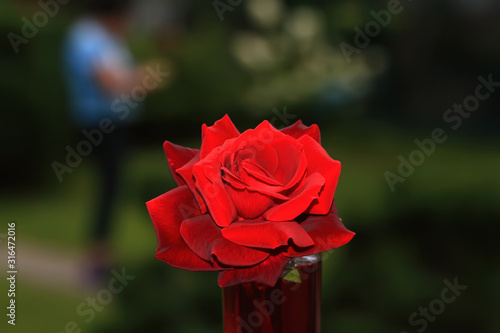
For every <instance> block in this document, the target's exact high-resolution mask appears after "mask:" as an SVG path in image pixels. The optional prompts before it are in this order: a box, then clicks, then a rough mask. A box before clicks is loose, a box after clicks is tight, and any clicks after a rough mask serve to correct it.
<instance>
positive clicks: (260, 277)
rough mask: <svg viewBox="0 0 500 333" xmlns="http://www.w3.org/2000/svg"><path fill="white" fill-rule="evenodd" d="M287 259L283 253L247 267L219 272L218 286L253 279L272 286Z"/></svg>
mask: <svg viewBox="0 0 500 333" xmlns="http://www.w3.org/2000/svg"><path fill="white" fill-rule="evenodd" d="M288 261H289V259H288V258H286V257H285V256H283V255H277V256H270V257H269V258H268V259H267V260H264V261H263V262H261V263H260V264H258V265H255V266H252V267H249V268H235V269H229V270H226V271H222V272H220V273H219V278H218V282H219V286H220V287H221V288H224V287H230V286H234V285H236V284H240V283H245V282H254V281H255V282H258V283H262V284H265V285H268V286H271V287H272V286H274V285H275V284H276V282H277V281H278V279H279V277H280V276H281V274H282V273H283V268H285V266H286V264H287V263H288Z"/></svg>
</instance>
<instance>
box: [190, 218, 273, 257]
mask: <svg viewBox="0 0 500 333" xmlns="http://www.w3.org/2000/svg"><path fill="white" fill-rule="evenodd" d="M181 235H182V237H183V239H184V241H185V242H186V243H187V244H188V246H189V247H190V249H191V250H192V251H193V252H194V253H196V254H197V255H198V256H200V257H201V258H203V259H205V260H207V261H212V260H213V256H215V257H216V258H217V260H218V261H219V262H220V263H221V264H224V265H228V266H253V265H256V264H258V263H260V262H262V261H263V260H265V259H267V257H269V253H267V252H264V251H260V250H257V249H251V248H249V247H245V246H240V245H238V244H235V243H233V242H231V241H229V240H227V239H226V238H224V237H223V236H222V233H221V229H220V228H219V227H218V226H217V225H216V224H215V223H214V221H213V220H212V218H211V217H210V215H208V214H205V215H201V216H198V217H195V218H193V219H189V220H186V221H184V222H182V225H181Z"/></svg>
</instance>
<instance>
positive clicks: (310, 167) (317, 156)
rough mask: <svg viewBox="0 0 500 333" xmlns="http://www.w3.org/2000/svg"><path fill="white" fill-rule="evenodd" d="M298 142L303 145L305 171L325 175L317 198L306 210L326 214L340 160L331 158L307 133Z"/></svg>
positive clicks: (334, 187)
mask: <svg viewBox="0 0 500 333" xmlns="http://www.w3.org/2000/svg"><path fill="white" fill-rule="evenodd" d="M299 142H300V143H302V145H303V146H304V154H305V156H306V158H307V173H308V174H313V173H315V172H319V173H320V174H321V175H323V177H325V186H324V187H323V190H322V191H321V192H320V193H319V198H318V199H317V201H315V202H314V203H313V204H312V205H311V206H310V207H309V208H308V210H307V211H306V212H307V213H310V214H318V215H325V214H328V212H329V211H330V208H331V206H332V202H333V197H334V194H335V189H336V188H337V183H338V180H339V176H340V162H339V161H336V160H334V159H332V158H331V157H330V156H329V155H328V153H327V152H326V150H325V149H323V147H321V145H320V144H319V143H317V142H316V141H314V139H313V138H311V137H310V136H309V135H304V136H302V137H301V138H300V139H299Z"/></svg>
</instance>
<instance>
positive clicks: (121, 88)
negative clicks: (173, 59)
mask: <svg viewBox="0 0 500 333" xmlns="http://www.w3.org/2000/svg"><path fill="white" fill-rule="evenodd" d="M83 3H84V4H85V7H86V14H85V15H84V16H82V17H81V18H79V19H78V20H77V21H76V22H75V23H74V24H73V25H72V26H71V28H70V30H69V32H68V35H67V38H66V42H65V45H64V48H63V58H64V62H63V64H64V73H65V76H66V79H67V86H68V90H69V91H68V92H69V101H70V108H71V115H72V120H73V123H74V125H75V127H76V129H77V131H78V132H79V133H83V136H85V137H86V139H87V140H88V141H90V142H91V143H92V144H93V150H92V153H91V154H92V156H93V157H94V158H95V160H96V164H97V166H98V169H99V172H100V182H99V187H100V188H99V193H98V195H97V196H95V198H96V199H98V200H99V201H98V204H97V209H96V216H95V217H94V221H93V225H92V230H91V241H92V244H91V248H90V254H89V257H90V258H89V259H90V260H89V267H86V269H87V272H86V273H87V274H86V275H87V277H88V278H90V279H91V281H90V282H99V280H100V279H103V278H104V277H105V276H106V275H107V274H108V273H109V270H110V269H111V267H110V266H111V264H112V251H111V246H110V241H109V238H110V232H111V221H112V217H113V214H112V213H113V210H114V208H115V206H116V201H117V194H118V185H119V179H120V171H121V169H122V168H121V166H122V161H123V158H124V153H125V152H126V150H127V140H128V139H129V138H128V132H127V128H128V127H129V126H130V125H131V124H133V123H134V121H135V120H136V118H137V109H139V108H140V106H139V104H140V102H141V101H142V100H143V99H144V97H145V94H147V93H148V92H151V91H152V90H155V89H158V88H159V87H161V86H162V85H161V83H162V82H161V81H162V79H163V78H165V77H166V76H167V75H168V74H166V73H165V72H161V71H158V68H161V64H160V63H157V64H156V65H153V66H138V65H136V64H135V62H134V59H133V57H132V54H131V52H130V50H129V48H128V47H127V45H126V43H125V41H124V37H125V34H126V31H127V23H128V13H129V1H126V0H100V1H98V0H89V1H85V2H83ZM137 88H140V89H137ZM134 91H135V93H134ZM138 92H141V94H139V93H138ZM134 97H135V99H134ZM79 135H80V137H81V136H82V134H79Z"/></svg>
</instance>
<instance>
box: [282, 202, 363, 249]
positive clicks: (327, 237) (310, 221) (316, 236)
mask: <svg viewBox="0 0 500 333" xmlns="http://www.w3.org/2000/svg"><path fill="white" fill-rule="evenodd" d="M300 225H301V227H302V228H304V229H305V230H306V231H307V233H308V234H309V236H311V238H312V239H313V241H314V247H313V248H311V249H307V250H305V251H303V250H301V249H299V250H297V249H295V248H293V247H290V248H289V249H288V251H287V253H286V256H289V257H298V256H305V255H310V254H316V253H321V252H325V251H329V250H332V249H335V248H337V247H340V246H342V245H345V244H347V243H348V242H349V241H350V240H351V239H352V238H353V237H354V235H355V234H354V232H352V231H350V230H348V229H346V227H345V226H344V224H343V223H342V221H341V220H340V218H339V216H338V214H337V208H336V207H335V203H334V204H333V206H332V211H331V212H330V214H328V215H326V216H318V215H309V216H308V217H307V218H306V219H305V220H304V221H303V222H302V223H300Z"/></svg>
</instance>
